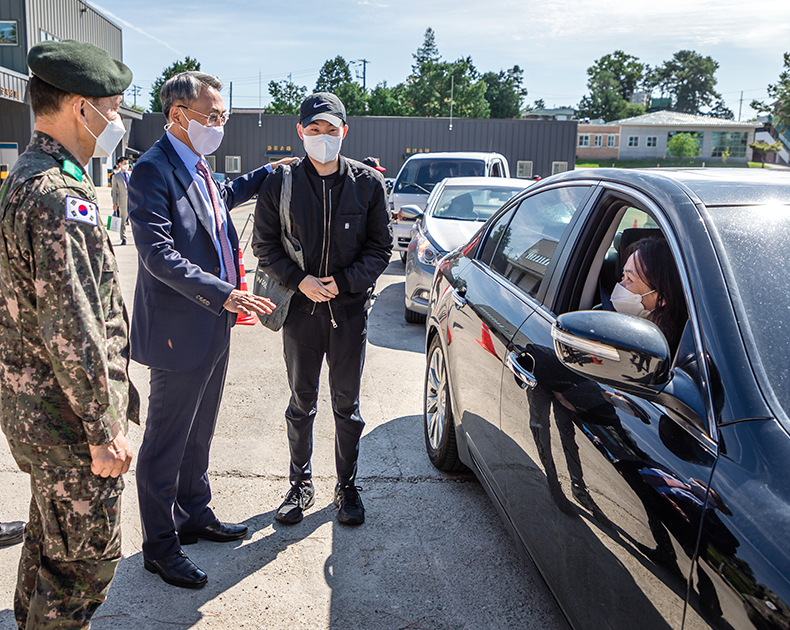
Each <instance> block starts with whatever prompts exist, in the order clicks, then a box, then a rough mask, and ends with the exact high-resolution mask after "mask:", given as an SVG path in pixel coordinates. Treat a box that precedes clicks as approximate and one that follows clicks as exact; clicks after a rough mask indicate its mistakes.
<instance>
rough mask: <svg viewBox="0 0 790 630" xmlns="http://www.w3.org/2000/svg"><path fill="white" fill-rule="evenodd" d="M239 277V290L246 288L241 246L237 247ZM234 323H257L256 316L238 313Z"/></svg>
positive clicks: (248, 324)
mask: <svg viewBox="0 0 790 630" xmlns="http://www.w3.org/2000/svg"><path fill="white" fill-rule="evenodd" d="M239 278H240V279H241V287H240V288H241V290H242V291H246V290H247V272H246V271H244V253H243V252H242V251H241V247H239ZM236 323H237V324H241V325H242V326H255V324H257V323H258V316H257V315H256V314H255V313H253V314H252V315H245V314H244V313H239V314H238V315H236Z"/></svg>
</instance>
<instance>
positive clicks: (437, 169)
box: [389, 151, 510, 261]
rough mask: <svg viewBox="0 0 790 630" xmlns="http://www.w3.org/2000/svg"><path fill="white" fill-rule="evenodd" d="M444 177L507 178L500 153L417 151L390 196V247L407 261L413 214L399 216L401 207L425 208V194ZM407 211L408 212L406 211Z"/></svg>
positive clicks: (401, 169)
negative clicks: (391, 244)
mask: <svg viewBox="0 0 790 630" xmlns="http://www.w3.org/2000/svg"><path fill="white" fill-rule="evenodd" d="M445 177H510V165H509V164H508V162H507V158H505V156H504V155H502V154H501V153H473V152H466V151H458V152H453V153H417V154H416V155H412V156H411V157H410V158H409V159H408V160H406V161H405V162H404V163H403V166H401V168H400V171H398V176H397V178H396V179H395V184H394V185H393V187H392V191H391V192H390V195H389V206H390V217H391V224H392V242H393V249H394V250H395V251H396V252H400V253H401V260H403V261H405V260H406V250H407V249H408V248H409V241H410V240H411V228H412V225H413V224H414V218H413V216H408V217H407V216H400V209H401V207H402V206H407V205H411V206H418V207H419V208H420V209H421V210H425V204H426V202H427V200H428V195H429V194H430V193H431V191H432V190H433V187H434V186H435V185H436V184H437V183H439V182H440V181H442V180H443V179H444V178H445ZM407 214H408V213H407Z"/></svg>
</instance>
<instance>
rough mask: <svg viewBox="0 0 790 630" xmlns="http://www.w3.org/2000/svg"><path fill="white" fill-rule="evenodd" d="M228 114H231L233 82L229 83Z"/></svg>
mask: <svg viewBox="0 0 790 630" xmlns="http://www.w3.org/2000/svg"><path fill="white" fill-rule="evenodd" d="M228 113H229V114H232V113H233V81H231V82H230V107H229V108H228Z"/></svg>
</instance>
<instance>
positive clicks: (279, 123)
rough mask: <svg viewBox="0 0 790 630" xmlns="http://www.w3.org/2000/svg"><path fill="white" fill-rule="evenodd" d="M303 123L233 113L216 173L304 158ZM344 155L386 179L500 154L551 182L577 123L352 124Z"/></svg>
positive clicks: (136, 135) (143, 126) (155, 126)
mask: <svg viewBox="0 0 790 630" xmlns="http://www.w3.org/2000/svg"><path fill="white" fill-rule="evenodd" d="M297 122H299V118H298V116H265V115H260V114H259V113H258V111H257V110H254V111H253V110H233V114H232V116H231V117H230V119H229V120H228V123H227V125H225V140H224V141H223V143H222V145H221V146H220V148H219V149H218V150H217V152H216V154H215V155H214V156H213V158H212V157H211V156H209V158H210V161H212V162H214V164H213V166H214V170H215V171H217V172H219V173H227V174H228V175H229V176H230V177H234V175H235V174H238V173H246V172H248V171H251V170H252V169H254V168H256V167H258V166H260V165H261V164H265V163H266V162H269V161H273V160H277V159H279V158H281V157H284V156H290V155H295V156H300V157H301V156H304V147H303V145H302V142H301V140H300V139H299V136H298V135H297V133H296V123H297ZM164 125H165V118H164V116H163V115H162V114H145V115H144V116H143V120H141V121H140V122H137V123H135V125H134V128H133V129H132V134H131V137H130V139H129V146H130V147H131V148H133V149H135V150H137V151H143V152H144V151H146V150H148V149H149V148H150V147H151V146H152V145H153V144H154V142H156V141H157V140H158V139H159V137H160V136H161V135H162V134H163V133H164V131H163V127H164ZM348 125H349V130H348V135H347V136H346V139H345V140H344V141H343V149H342V153H343V155H346V156H348V157H350V158H354V159H357V160H361V159H363V158H365V157H367V156H369V155H370V156H375V157H378V158H380V159H381V165H382V166H384V167H385V168H386V169H387V172H386V173H385V176H387V177H395V175H397V173H398V169H399V168H400V167H401V164H403V162H405V161H406V159H407V158H408V157H409V156H410V155H412V154H414V153H425V152H429V153H435V152H437V151H496V152H498V153H502V154H503V155H504V156H505V157H506V158H507V159H508V162H509V163H510V169H511V173H510V174H511V175H512V176H514V177H516V176H521V177H532V176H534V175H540V176H541V177H547V176H548V175H551V174H553V173H555V172H560V171H563V170H567V169H572V168H573V166H574V160H575V155H576V153H575V151H576V121H575V120H573V121H548V120H519V119H514V120H499V119H471V118H455V119H453V121H452V130H451V129H450V120H449V119H448V118H401V117H384V116H382V117H373V116H370V117H368V116H360V117H350V118H349V120H348Z"/></svg>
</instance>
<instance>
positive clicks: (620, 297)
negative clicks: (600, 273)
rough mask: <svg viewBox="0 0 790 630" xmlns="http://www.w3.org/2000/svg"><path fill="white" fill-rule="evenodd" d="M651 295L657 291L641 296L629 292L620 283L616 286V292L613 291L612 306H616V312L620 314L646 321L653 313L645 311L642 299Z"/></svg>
mask: <svg viewBox="0 0 790 630" xmlns="http://www.w3.org/2000/svg"><path fill="white" fill-rule="evenodd" d="M651 293H655V290H653V291H648V292H647V293H643V294H642V295H639V294H638V293H633V292H631V291H629V290H628V289H626V288H625V287H624V286H623V285H622V284H619V283H618V284H616V285H614V291H612V298H611V300H612V306H614V310H616V311H617V312H618V313H625V314H626V315H636V316H637V317H641V318H643V319H644V318H645V317H647V316H648V315H650V313H652V312H653V311H648V310H647V309H645V307H644V305H643V304H642V298H643V297H645V296H646V295H650V294H651Z"/></svg>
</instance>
